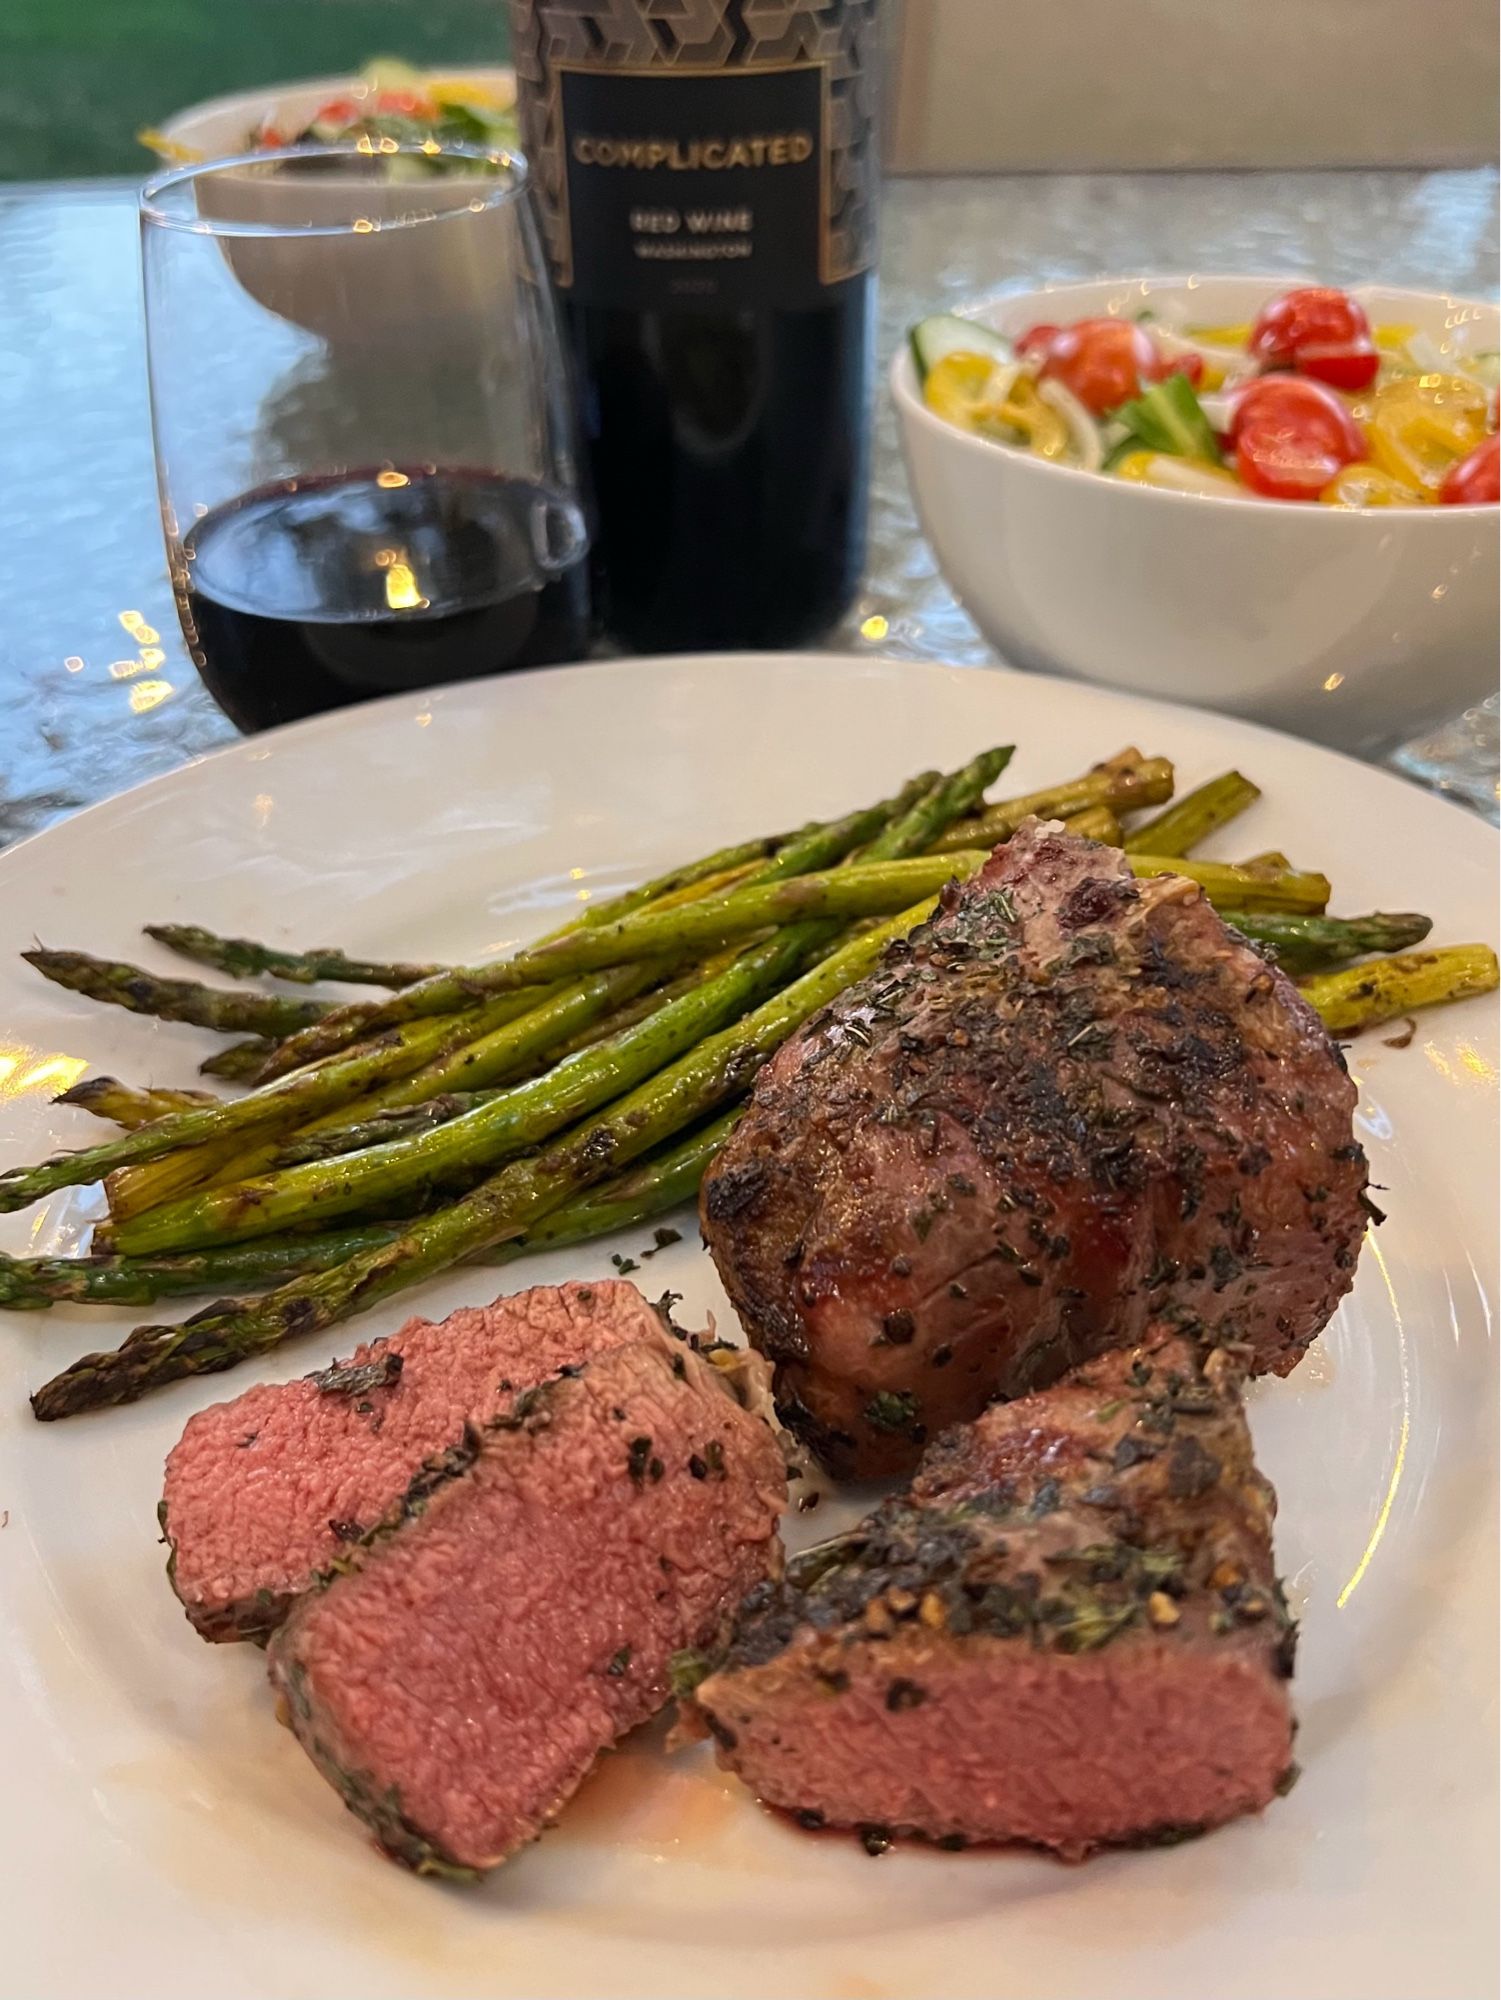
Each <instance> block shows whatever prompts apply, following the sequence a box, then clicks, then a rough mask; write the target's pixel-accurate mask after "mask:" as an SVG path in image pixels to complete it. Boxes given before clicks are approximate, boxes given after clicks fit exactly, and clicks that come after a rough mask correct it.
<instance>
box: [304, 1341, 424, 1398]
mask: <svg viewBox="0 0 1501 2000" xmlns="http://www.w3.org/2000/svg"><path fill="white" fill-rule="evenodd" d="M402 1366H403V1360H402V1356H401V1355H400V1354H395V1353H392V1352H391V1350H390V1349H389V1348H386V1349H384V1350H383V1351H382V1352H381V1353H379V1354H377V1355H376V1356H375V1358H374V1359H373V1360H371V1361H362V1362H357V1363H354V1364H353V1365H351V1366H348V1367H338V1366H335V1367H332V1368H322V1369H319V1370H317V1371H316V1372H315V1373H314V1374H312V1375H309V1377H308V1378H307V1379H308V1380H309V1381H310V1382H311V1383H313V1384H314V1386H315V1387H316V1388H317V1390H318V1393H319V1395H321V1396H368V1395H369V1394H370V1392H371V1391H372V1390H374V1389H386V1388H389V1387H390V1385H391V1384H392V1383H393V1382H395V1381H396V1380H397V1378H398V1377H399V1376H400V1374H401V1370H402Z"/></svg>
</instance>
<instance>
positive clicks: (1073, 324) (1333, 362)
mask: <svg viewBox="0 0 1501 2000" xmlns="http://www.w3.org/2000/svg"><path fill="white" fill-rule="evenodd" d="M1184 303H1185V302H1184V301H1183V300H1181V299H1180V300H1177V301H1174V302H1172V305H1171V306H1170V305H1167V304H1163V305H1157V306H1149V307H1146V308H1143V309H1142V310H1140V311H1139V312H1137V313H1135V314H1134V315H1131V316H1126V315H1120V314H1116V315H1099V314H1086V315H1083V316H1080V317H1063V318H1060V319H1059V320H1057V321H1052V320H1037V321H1034V322H1032V323H1031V324H1029V325H1026V326H1023V327H1021V328H1020V329H1019V330H1018V331H1017V332H1016V333H1015V334H1013V335H1008V334H1005V333H1002V332H999V331H997V330H996V329H995V328H994V327H992V326H989V325H986V324H985V323H983V322H981V321H979V320H975V319H970V318H961V317H959V316H957V315H952V314H941V315H937V316H934V317H932V318H929V319H925V320H922V321H921V322H920V323H919V324H918V325H917V326H915V327H914V328H913V330H912V335H911V349H912V359H913V364H914V367H915V370H916V373H917V378H918V381H919V383H920V387H921V395H922V400H923V402H924V404H925V405H926V407H927V408H928V409H929V410H931V411H932V412H933V413H934V414H935V415H937V416H939V417H941V418H943V419H944V420H945V421H946V422H948V423H951V424H953V425H955V426H956V427H958V428H959V429H961V430H964V431H967V432H969V433H970V434H971V435H973V436H976V437H980V438H986V439H989V440H991V441H992V442H994V443H996V444H1000V445H1004V446H1009V447H1011V448H1013V449H1019V450H1022V451H1025V452H1028V453H1030V454H1032V455H1033V456H1035V457H1038V458H1042V459H1046V460H1051V461H1053V462H1055V463H1057V464H1060V465H1068V466H1074V467H1077V468H1079V469H1081V470H1083V471H1086V472H1092V473H1099V474H1104V475H1105V476H1107V477H1110V478H1113V479H1118V480H1125V481H1127V482H1132V483H1135V484H1138V485H1142V486H1155V487H1160V488H1166V489H1168V490H1172V491H1177V492H1180V493H1198V494H1204V495H1209V496H1219V497H1222V498H1224V497H1239V498H1260V499H1265V500H1278V501H1294V502H1304V503H1308V502H1316V503H1322V504H1324V505H1326V506H1330V507H1339V508H1364V507H1421V506H1429V505H1438V506H1454V505H1458V506H1493V505H1495V504H1496V503H1497V502H1498V500H1501V440H1498V437H1497V384H1498V380H1501V375H1498V361H1501V357H1498V355H1497V353H1496V352H1495V350H1494V349H1490V350H1480V351H1471V350H1470V349H1469V348H1467V347H1466V346H1465V345H1464V344H1462V343H1461V342H1459V341H1456V340H1449V341H1445V342H1443V343H1442V344H1440V342H1439V341H1438V340H1437V339H1435V337H1434V335H1433V334H1432V333H1431V332H1429V331H1427V330H1425V329H1424V328H1423V327H1421V326H1419V325H1417V324H1415V323H1412V322H1403V321H1399V320H1388V319H1378V320H1377V321H1376V322H1375V323H1374V324H1373V323H1372V320H1371V318H1370V316H1369V315H1368V314H1367V312H1366V309H1365V307H1364V306H1363V305H1362V304H1361V302H1360V301H1359V300H1358V299H1357V298H1355V297H1353V296H1352V295H1351V294H1350V293H1349V292H1345V291H1340V290H1337V289H1336V288H1334V287H1332V286H1326V285H1295V286H1291V287H1289V288H1287V289H1284V290H1281V291H1277V292H1274V293H1272V294H1271V295H1269V296H1268V297H1267V298H1265V299H1264V300H1263V301H1262V302H1261V303H1260V305H1259V308H1258V310H1257V311H1256V312H1255V315H1254V317H1252V318H1250V319H1248V320H1244V321H1241V322H1239V323H1235V324H1209V323H1202V322H1199V321H1197V320H1194V319H1192V318H1191V317H1189V316H1188V314H1189V312H1191V311H1192V301H1191V299H1190V300H1189V301H1188V311H1187V312H1185V311H1184V309H1183V308H1184ZM1173 307H1176V308H1177V309H1176V310H1174V309H1173Z"/></svg>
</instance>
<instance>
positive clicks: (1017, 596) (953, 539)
mask: <svg viewBox="0 0 1501 2000" xmlns="http://www.w3.org/2000/svg"><path fill="white" fill-rule="evenodd" d="M1291 282H1296V281H1295V280H1290V279H1288V278H1285V277H1284V278H1146V279H1130V280H1126V279H1119V278H1117V279H1100V280H1097V281H1095V282H1093V283H1090V284H1071V285H1050V286H1047V287H1045V288H1044V289H1043V290H1040V291H1034V292H1027V293H1021V294H1013V295H1011V296H1008V297H1006V298H1004V299H1001V300H998V301H995V302H992V303H990V304H987V305H984V306H977V307H974V308H969V309H967V310H968V311H970V313H971V314H972V316H973V317H974V318H976V319H979V320H982V321H983V322H984V323H985V324H987V325H989V326H993V327H996V328H997V329H998V330H1000V331H1001V332H1008V333H1019V332H1021V331H1022V330H1023V329H1024V328H1026V327H1028V326H1030V325H1033V324H1035V323H1036V322H1038V321H1040V320H1051V321H1065V320H1071V319H1079V318H1083V317H1086V316H1090V315H1103V314H1106V313H1110V314H1114V315H1118V316H1125V317H1129V316H1131V315H1133V314H1135V313H1137V312H1140V311H1141V310H1142V309H1143V307H1144V306H1151V307H1153V308H1154V309H1157V310H1164V308H1165V309H1166V310H1167V311H1168V312H1169V313H1171V314H1172V315H1173V316H1174V317H1178V316H1181V317H1182V318H1183V319H1186V320H1187V321H1189V322H1190V323H1196V324H1200V325H1231V324H1238V323H1240V322H1243V321H1246V320H1249V319H1252V318H1254V316H1255V313H1256V310H1257V309H1258V307H1259V306H1260V305H1261V304H1262V303H1263V302H1264V301H1265V300H1266V299H1268V298H1270V297H1271V296H1273V295H1274V294H1275V293H1276V292H1278V291H1281V290H1284V289H1286V287H1287V285H1288V284H1289V283H1291ZM1355 296H1356V297H1357V298H1358V299H1359V300H1360V301H1361V303H1362V304H1363V305H1364V306H1365V308H1366V311H1367V312H1368V313H1369V314H1370V317H1371V320H1372V322H1373V323H1379V322H1382V321H1387V322H1393V321H1396V322H1407V323H1411V324H1415V325H1417V326H1419V327H1420V328H1422V329H1423V330H1424V331H1426V332H1428V333H1429V334H1431V335H1433V336H1434V338H1435V339H1437V340H1439V341H1440V342H1442V343H1446V344H1448V345H1450V346H1451V347H1462V348H1464V349H1466V350H1468V351H1470V352H1482V351H1484V350H1487V349H1491V348H1495V347H1497V346H1501V334H1498V314H1497V310H1496V308H1495V307H1494V306H1491V305H1483V304H1477V303H1475V302H1473V301H1469V300H1462V299H1451V298H1447V297H1445V296H1443V295H1442V294H1439V293H1431V292H1412V291H1394V290H1389V289H1386V288H1383V287H1381V286H1375V285H1369V286H1361V287H1357V288H1355ZM891 392H892V395H893V396H894V398H895V400H896V406H897V413H898V416H899V418H900V422H901V431H902V443H903V448H904V451H905V454H906V459H907V471H908V475H909V477H910V480H911V483H912V491H913V495H914V497H915V499H916V502H917V509H918V513H919V514H920V516H921V517H922V524H923V528H924V530H925V532H926V534H927V536H928V539H929V541H930V542H931V543H932V545H933V549H934V552H935V553H936V555H937V557H938V561H939V564H940V566H941V568H942V570H943V573H944V575H945V576H946V577H947V579H948V581H949V583H950V584H951V585H952V586H953V589H954V591H955V593H956V595H957V596H958V597H959V599H960V601H961V603H962V604H963V605H964V607H965V609H966V610H967V611H968V612H969V614H970V616H971V617H972V618H973V619H974V621H975V623H976V624H977V625H978V626H979V627H980V629H981V631H982V632H983V633H984V634H985V637H986V638H987V639H988V640H989V641H990V643H991V644H992V645H993V646H994V647H995V648H996V650H997V652H999V653H1001V654H1002V655H1003V656H1004V657H1005V658H1006V659H1007V660H1009V661H1011V662H1012V663H1013V664H1015V665H1017V666H1022V667H1028V668H1032V669H1035V670H1038V671H1041V672H1051V673H1065V674H1072V675H1075V676H1077V677H1079V678H1080V679H1083V680H1091V681H1101V682H1104V683H1106V684H1108V685H1110V686H1113V687H1123V688H1129V689H1131V690H1132V691H1133V692H1135V693H1138V694H1151V695H1160V696H1164V697H1166V698H1168V699H1171V700H1174V701H1187V702H1193V703H1196V704H1198V705H1199V706H1201V707H1204V708H1216V709H1223V710H1226V711H1228V712H1229V713H1231V714H1235V715H1244V716H1250V717H1252V718H1254V719H1255V720H1257V721H1259V722H1266V723H1270V724H1272V725H1273V726H1274V727H1276V728H1280V729H1288V730H1292V731H1293V732H1295V733H1296V734H1298V735H1300V736H1308V737H1312V738H1314V739H1315V740H1316V741H1318V742H1321V743H1328V744H1332V745H1333V746H1334V747H1335V748H1337V749H1342V750H1349V751H1353V752H1355V753H1356V754H1358V755H1361V756H1367V757H1370V756H1377V755H1380V754H1381V753H1382V752H1384V751H1387V750H1390V749H1392V748H1394V747H1395V746H1396V745H1397V744H1399V743H1402V742H1405V741H1407V740H1408V739H1410V738H1411V737H1413V736H1416V735H1418V734H1419V733H1420V732H1421V731H1423V730H1424V729H1426V728H1429V727H1431V726H1432V725H1434V724H1436V723H1438V722H1441V721H1444V720H1446V719H1447V718H1449V717H1451V716H1454V715H1457V714H1458V713H1459V711H1460V710H1461V709H1463V708H1465V707H1466V706H1467V705H1468V704H1470V703H1471V702H1474V701H1477V700H1479V699H1480V698H1481V697H1482V696H1484V695H1485V694H1486V693H1487V692H1488V691H1490V690H1491V689H1493V688H1494V686H1495V684H1496V667H1497V641H1498V630H1497V590H1498V578H1501V564H1498V550H1501V509H1498V508H1495V507H1412V508H1395V507H1379V508H1370V509H1366V510H1360V511H1354V510H1346V509H1342V508H1335V507H1324V506H1319V505H1309V504H1307V503H1300V502H1285V501H1271V500H1261V499H1256V498H1253V497H1251V496H1246V497H1244V498H1242V497H1240V496H1238V495H1235V494H1229V495H1227V496H1226V497H1224V498H1223V499H1222V498H1219V497H1218V496H1214V497H1210V496H1207V495H1206V496H1201V495H1198V494H1191V493H1174V492H1168V491H1163V490H1159V489H1157V488H1153V487H1144V486H1137V485H1133V484H1128V483H1127V482H1125V481H1123V480H1117V479H1111V478H1107V477H1104V476H1102V475H1100V474H1098V473H1090V472H1084V471H1082V470H1080V469H1079V468H1077V467H1072V466H1063V465H1055V464H1051V463H1049V462H1048V461H1047V460H1045V459H1041V458H1035V457H1032V456H1031V455H1029V454H1028V453H1027V452H1025V451H1023V450H1020V449H1018V448H1014V447H1012V446H1009V445H1004V444H997V443H994V442H993V441H991V440H990V439H988V438H981V437H976V436H974V435H972V434H971V433H969V432H966V431H963V430H960V429H959V428H958V427H957V426H956V425H954V424H950V423H948V422H946V421H945V420H944V419H943V418H941V417H938V416H935V415H934V413H933V412H932V411H931V410H929V409H928V408H927V407H926V405H925V404H924V403H923V401H922V395H921V391H920V388H919V385H918V381H917V374H916V370H915V368H914V366H913V362H912V357H911V354H910V352H909V351H908V348H907V344H906V343H905V342H904V343H903V345H902V350H901V352H900V353H898V354H897V356H896V357H895V359H894V360H893V362H892V366H891Z"/></svg>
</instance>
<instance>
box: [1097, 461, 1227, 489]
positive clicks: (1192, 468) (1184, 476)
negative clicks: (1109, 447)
mask: <svg viewBox="0 0 1501 2000" xmlns="http://www.w3.org/2000/svg"><path fill="white" fill-rule="evenodd" d="M1110 470H1111V471H1112V472H1113V473H1114V475H1115V477H1116V478H1117V479H1125V480H1129V481H1130V482H1131V484H1132V485H1134V486H1162V487H1166V488H1167V489H1168V490H1169V491H1171V492H1174V493H1185V492H1187V493H1193V492H1204V491H1211V492H1212V491H1213V490H1214V489H1215V488H1217V487H1220V486H1223V487H1224V488H1225V490H1226V492H1227V493H1243V492H1244V491H1245V488H1244V487H1243V486H1242V485H1241V483H1240V481H1239V480H1238V479H1237V478H1236V477H1235V474H1234V473H1233V472H1227V471H1226V470H1225V468H1224V467H1223V466H1220V465H1208V464H1206V463H1205V462H1204V461H1203V460H1202V459H1198V458H1175V457H1174V456H1173V455H1172V454H1171V453H1170V452H1165V451H1128V452H1126V453H1125V454H1124V456H1123V457H1121V458H1118V459H1117V460H1116V462H1115V464H1114V465H1112V466H1111V468H1110Z"/></svg>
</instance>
